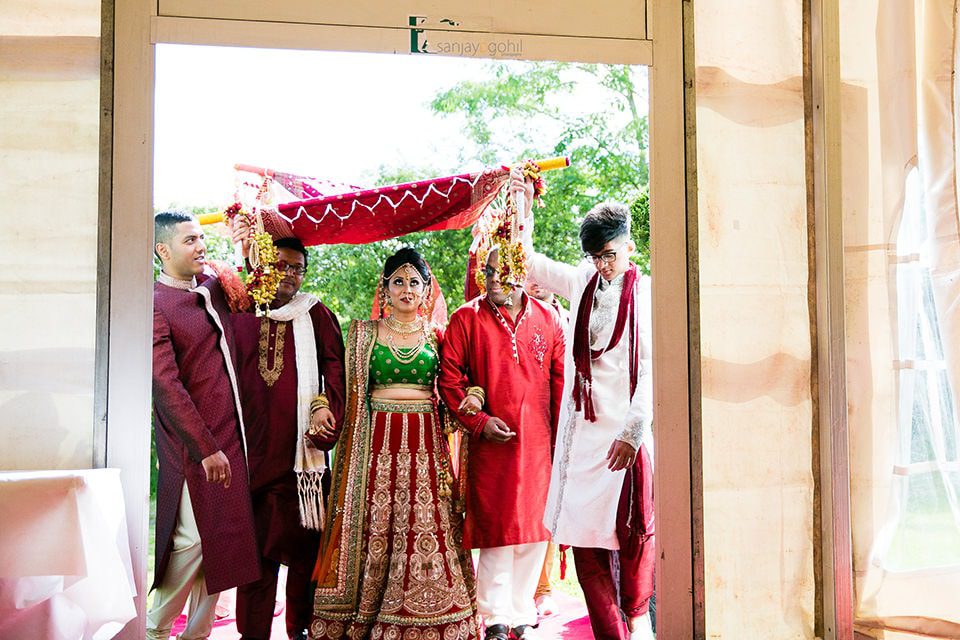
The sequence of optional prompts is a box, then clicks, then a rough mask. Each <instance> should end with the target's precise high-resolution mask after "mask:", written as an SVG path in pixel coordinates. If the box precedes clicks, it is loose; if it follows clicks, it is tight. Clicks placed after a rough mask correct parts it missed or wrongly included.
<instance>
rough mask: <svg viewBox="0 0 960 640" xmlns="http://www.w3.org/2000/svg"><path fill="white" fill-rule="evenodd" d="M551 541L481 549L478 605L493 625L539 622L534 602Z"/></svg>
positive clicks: (489, 624) (513, 625)
mask: <svg viewBox="0 0 960 640" xmlns="http://www.w3.org/2000/svg"><path fill="white" fill-rule="evenodd" d="M548 544H549V543H547V542H532V543H529V544H518V545H512V546H509V547H492V548H489V549H480V562H479V564H478V565H477V607H478V609H479V610H480V614H481V615H482V616H483V620H484V623H485V624H486V625H487V626H488V627H489V626H491V625H495V624H505V625H507V626H508V627H516V626H519V625H522V624H536V623H537V606H536V604H535V603H534V601H533V595H534V592H535V591H536V590H537V582H538V581H539V580H540V571H541V569H542V568H543V559H544V557H545V556H546V553H547V545H548Z"/></svg>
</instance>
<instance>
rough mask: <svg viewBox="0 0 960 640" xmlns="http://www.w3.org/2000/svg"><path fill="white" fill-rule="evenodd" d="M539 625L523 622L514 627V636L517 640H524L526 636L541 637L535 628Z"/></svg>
mask: <svg viewBox="0 0 960 640" xmlns="http://www.w3.org/2000/svg"><path fill="white" fill-rule="evenodd" d="M536 627H537V625H535V624H521V625H517V626H516V627H514V628H513V637H514V638H515V639H516V640H524V639H525V638H530V639H532V638H539V637H540V636H538V635H536V632H535V631H534V629H535V628H536Z"/></svg>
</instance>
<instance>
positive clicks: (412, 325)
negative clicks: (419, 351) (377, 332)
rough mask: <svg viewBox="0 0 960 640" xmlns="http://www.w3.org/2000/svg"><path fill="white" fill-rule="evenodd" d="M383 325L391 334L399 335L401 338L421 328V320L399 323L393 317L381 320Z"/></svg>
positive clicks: (415, 319)
mask: <svg viewBox="0 0 960 640" xmlns="http://www.w3.org/2000/svg"><path fill="white" fill-rule="evenodd" d="M383 323H384V324H385V325H387V328H388V329H390V330H391V331H393V332H396V333H399V334H400V335H402V336H407V335H410V334H411V333H416V332H417V331H420V329H422V328H423V319H422V318H414V320H413V321H412V322H401V321H400V320H397V319H396V318H395V317H393V316H387V317H386V318H384V319H383Z"/></svg>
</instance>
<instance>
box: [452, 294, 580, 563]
mask: <svg viewBox="0 0 960 640" xmlns="http://www.w3.org/2000/svg"><path fill="white" fill-rule="evenodd" d="M521 304H522V310H521V312H520V315H518V316H517V320H516V322H514V321H512V320H511V319H510V316H509V315H508V314H507V313H506V311H502V310H499V309H497V307H496V306H495V305H494V304H493V303H492V302H490V300H488V299H487V297H486V296H481V297H477V298H474V299H473V300H471V301H470V302H468V303H466V304H465V305H463V306H462V307H460V308H459V309H457V311H456V312H454V314H453V316H451V318H450V325H449V326H448V328H447V333H446V338H445V341H444V346H443V353H442V358H441V366H440V377H439V379H438V385H439V389H440V394H441V396H442V397H443V400H444V402H446V404H447V406H448V407H449V408H450V410H451V411H453V412H455V413H456V411H457V408H458V407H459V406H460V402H461V401H462V400H463V397H464V395H465V393H466V389H467V387H469V386H479V387H483V389H484V391H485V392H486V403H485V405H484V407H483V410H481V411H479V412H478V413H477V414H476V415H473V416H465V415H463V414H458V418H459V419H460V421H461V422H462V423H463V425H464V426H465V427H466V428H467V429H468V430H469V432H470V435H469V461H468V463H467V483H466V484H467V489H466V520H465V523H464V536H463V546H464V547H465V548H470V549H481V548H489V547H503V546H508V545H519V544H527V543H532V542H543V541H545V540H549V539H550V533H549V532H548V531H547V529H546V528H545V527H544V526H543V512H544V508H545V505H546V500H547V488H548V486H549V484H550V468H551V458H552V448H553V440H554V437H555V435H556V430H557V420H558V419H559V415H560V399H561V396H562V394H563V357H564V339H563V329H562V328H561V327H560V324H559V321H558V319H557V314H556V313H555V312H554V311H553V310H552V309H549V308H548V307H547V306H545V305H544V304H542V303H541V302H539V301H537V300H534V299H533V298H530V297H529V296H527V295H526V294H524V295H523V297H522V302H521ZM490 416H495V417H497V418H500V419H501V420H503V421H504V422H505V423H506V424H507V426H508V427H509V428H510V430H511V431H514V432H515V433H516V434H517V435H516V436H514V437H513V438H511V439H510V440H509V441H507V442H505V443H498V442H493V441H491V440H487V439H486V438H483V437H481V433H482V432H483V427H484V425H485V424H486V422H487V420H488V419H489V418H490Z"/></svg>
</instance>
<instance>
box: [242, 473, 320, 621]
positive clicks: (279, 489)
mask: <svg viewBox="0 0 960 640" xmlns="http://www.w3.org/2000/svg"><path fill="white" fill-rule="evenodd" d="M325 484H326V483H325ZM325 488H326V487H325ZM296 491H297V489H296V484H294V483H291V482H278V483H275V484H273V485H271V486H269V487H266V488H263V489H259V490H257V491H254V493H253V495H252V496H251V497H252V499H253V514H254V521H255V523H256V525H257V539H258V544H259V546H260V555H261V557H260V579H259V580H257V581H255V582H249V583H247V584H245V585H241V586H240V587H237V631H239V632H240V635H241V637H242V639H243V640H269V638H270V627H271V626H272V625H273V609H274V601H275V600H276V597H277V574H278V572H279V571H280V564H281V563H282V564H285V565H287V588H286V600H287V604H286V627H287V636H289V637H291V638H292V637H293V636H294V635H296V634H297V633H299V632H300V631H302V630H303V629H308V628H309V627H310V618H311V616H312V615H313V589H312V585H311V575H312V573H313V564H314V562H315V561H316V558H317V552H318V551H319V549H320V533H319V532H316V531H308V530H306V529H304V528H302V527H301V526H300V511H299V507H298V505H297V501H296V500H297V497H296V496H297V494H296Z"/></svg>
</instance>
